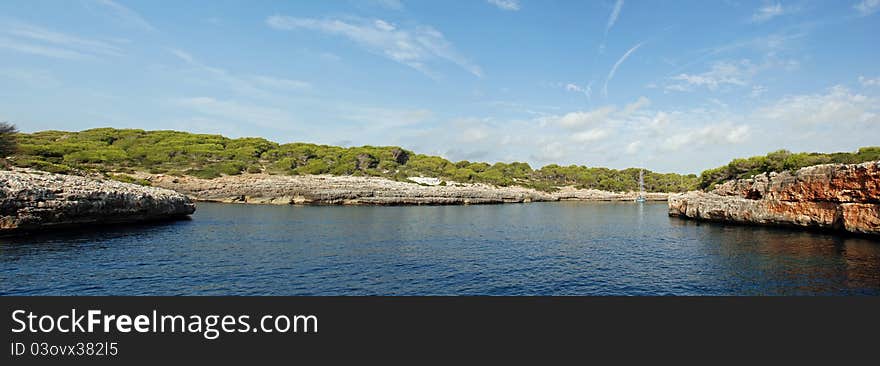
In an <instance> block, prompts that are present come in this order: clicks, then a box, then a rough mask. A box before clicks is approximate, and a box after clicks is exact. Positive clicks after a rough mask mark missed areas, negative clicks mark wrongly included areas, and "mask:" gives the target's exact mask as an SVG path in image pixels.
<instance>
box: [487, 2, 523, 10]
mask: <svg viewBox="0 0 880 366" xmlns="http://www.w3.org/2000/svg"><path fill="white" fill-rule="evenodd" d="M486 1H487V2H489V4H492V5H495V6H497V7H498V8H499V9H501V10H509V11H517V10H519V0H486Z"/></svg>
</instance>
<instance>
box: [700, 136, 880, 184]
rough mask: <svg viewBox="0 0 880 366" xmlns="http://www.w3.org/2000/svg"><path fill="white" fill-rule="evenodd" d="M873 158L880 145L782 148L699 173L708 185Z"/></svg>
mask: <svg viewBox="0 0 880 366" xmlns="http://www.w3.org/2000/svg"><path fill="white" fill-rule="evenodd" d="M874 160H880V147H877V146H875V147H863V148H861V149H859V151H857V152H855V153H849V152H837V153H830V154H823V153H792V152H790V151H787V150H779V151H775V152H772V153H769V154H767V155H764V156H753V157H750V158H746V159H734V160H733V161H731V162H730V163H729V164H727V165H725V166H722V167H718V168H715V169H709V170H706V171H704V172H703V173H701V174H700V188H703V189H709V188H712V187H713V186H714V185H716V184H720V183H723V182H725V181H728V180H730V179H742V178H751V177H752V176H754V175H756V174H761V173H769V172H781V171H783V170H797V169H800V168H803V167H807V166H812V165H819V164H829V163H837V164H856V163H863V162H866V161H874Z"/></svg>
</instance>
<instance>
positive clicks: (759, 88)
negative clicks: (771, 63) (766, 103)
mask: <svg viewBox="0 0 880 366" xmlns="http://www.w3.org/2000/svg"><path fill="white" fill-rule="evenodd" d="M766 92H767V88H766V87H765V86H763V85H754V86H752V91H751V92H750V93H749V96H750V97H752V98H759V97H761V96H762V95H764V93H766Z"/></svg>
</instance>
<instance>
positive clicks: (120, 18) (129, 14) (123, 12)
mask: <svg viewBox="0 0 880 366" xmlns="http://www.w3.org/2000/svg"><path fill="white" fill-rule="evenodd" d="M94 1H95V3H96V4H98V5H100V6H102V7H104V8H105V9H107V10H108V11H109V14H110V15H111V16H113V17H114V18H115V19H116V20H117V22H118V23H120V24H123V25H126V26H132V27H135V28H139V29H141V30H146V31H155V30H156V28H155V27H153V25H152V24H150V23H149V22H147V20H146V19H144V18H143V17H142V16H141V15H140V14H138V13H137V12H135V11H134V10H131V9H129V8H127V7H125V6H124V5H122V4H119V3H117V2H115V1H113V0H94Z"/></svg>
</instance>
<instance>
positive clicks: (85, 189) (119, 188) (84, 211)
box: [0, 169, 196, 235]
mask: <svg viewBox="0 0 880 366" xmlns="http://www.w3.org/2000/svg"><path fill="white" fill-rule="evenodd" d="M195 209H196V208H195V205H194V204H193V203H192V201H191V200H190V199H189V198H187V197H186V196H185V195H182V194H180V193H177V192H174V191H171V190H168V189H162V188H157V187H143V186H139V185H136V184H130V183H122V182H117V181H113V180H97V179H92V178H88V177H81V176H74V175H63V174H52V173H46V172H42V171H36V170H30V169H16V170H13V171H7V170H0V235H6V234H17V233H22V232H31V231H37V230H44V229H55V228H69V227H76V226H80V225H105V224H121V223H135V222H148V221H160V220H173V219H181V218H185V217H188V216H189V215H191V214H192V213H193V212H195Z"/></svg>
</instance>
